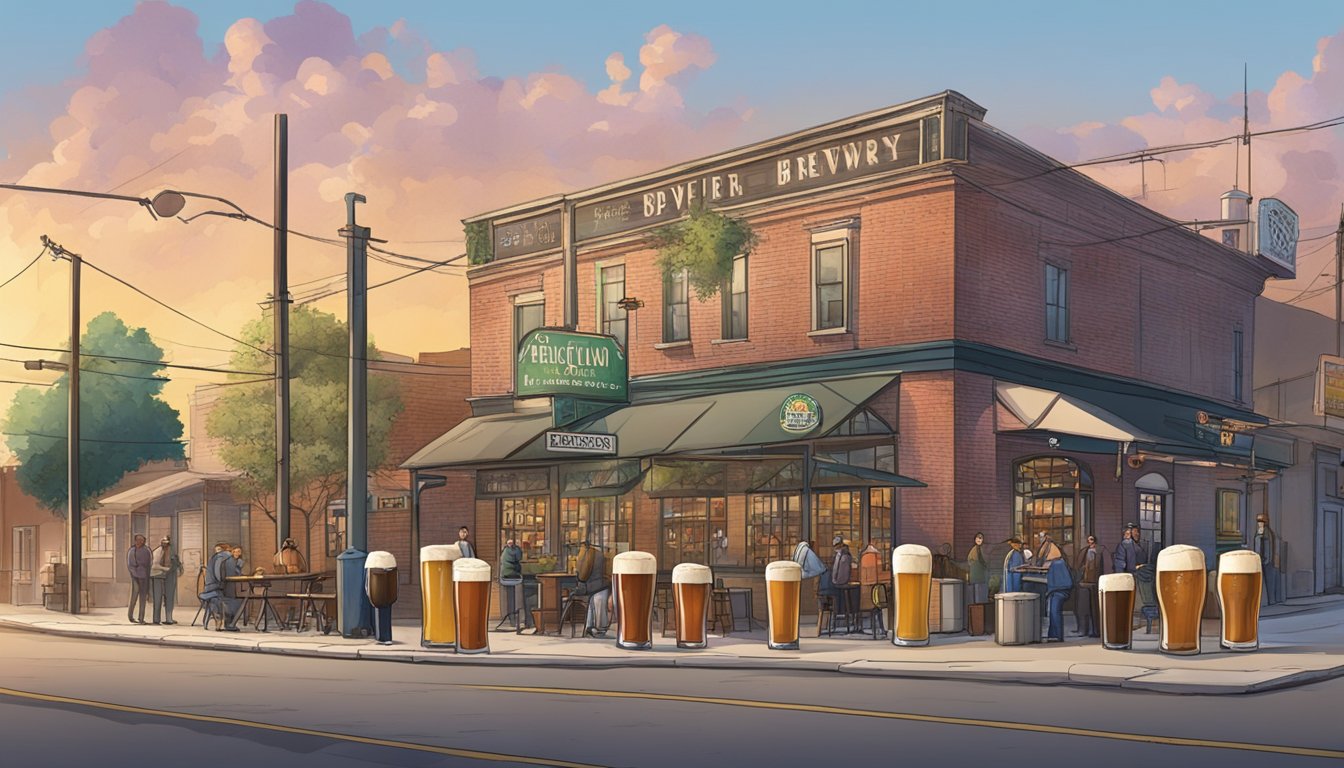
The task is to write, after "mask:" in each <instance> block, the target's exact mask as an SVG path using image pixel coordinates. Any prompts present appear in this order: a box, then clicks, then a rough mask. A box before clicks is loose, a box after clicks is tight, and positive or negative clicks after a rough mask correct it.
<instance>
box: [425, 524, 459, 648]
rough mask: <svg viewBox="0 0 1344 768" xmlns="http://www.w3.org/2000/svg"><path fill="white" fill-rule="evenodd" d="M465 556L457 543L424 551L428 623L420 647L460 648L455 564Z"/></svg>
mask: <svg viewBox="0 0 1344 768" xmlns="http://www.w3.org/2000/svg"><path fill="white" fill-rule="evenodd" d="M461 556H462V548H461V547H459V546H457V545H456V544H435V545H433V546H429V547H421V548H420V602H421V604H422V606H423V608H424V621H423V622H422V623H421V625H420V644H421V645H423V646H424V647H426V648H452V647H453V646H455V645H457V627H455V626H453V624H454V622H455V621H456V620H457V619H456V615H457V612H456V611H455V610H454V609H453V598H454V596H453V561H454V560H456V559H458V558H459V557H461Z"/></svg>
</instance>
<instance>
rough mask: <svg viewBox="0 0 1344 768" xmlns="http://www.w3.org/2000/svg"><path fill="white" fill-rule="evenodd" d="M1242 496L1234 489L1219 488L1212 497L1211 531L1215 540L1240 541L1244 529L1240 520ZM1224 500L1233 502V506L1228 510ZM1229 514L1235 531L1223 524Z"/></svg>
mask: <svg viewBox="0 0 1344 768" xmlns="http://www.w3.org/2000/svg"><path fill="white" fill-rule="evenodd" d="M1244 495H1245V494H1243V493H1242V492H1241V491H1238V490H1236V489H1235V488H1219V489H1218V491H1217V493H1216V494H1215V495H1214V508H1213V514H1214V520H1213V530H1214V535H1215V536H1216V537H1217V538H1219V539H1223V540H1229V539H1237V540H1241V539H1242V535H1243V532H1244V528H1245V526H1243V525H1242V519H1241V516H1242V500H1243V497H1244ZM1225 499H1232V500H1234V504H1235V506H1234V507H1232V508H1230V509H1229V508H1228V507H1227V506H1226V504H1225V501H1224V500H1225ZM1229 512H1230V513H1231V518H1232V520H1233V521H1234V522H1235V524H1236V529H1235V530H1231V529H1228V528H1227V527H1226V526H1225V525H1224V523H1226V522H1228V514H1229Z"/></svg>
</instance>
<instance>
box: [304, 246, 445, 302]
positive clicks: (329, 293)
mask: <svg viewBox="0 0 1344 768" xmlns="http://www.w3.org/2000/svg"><path fill="white" fill-rule="evenodd" d="M465 258H467V255H466V254H465V253H463V254H459V255H457V256H454V257H453V258H451V259H444V260H443V261H436V262H434V263H432V264H428V265H426V266H423V267H420V268H419V269H417V270H415V271H413V272H407V273H406V274H404V275H399V276H397V277H394V278H392V279H391V280H384V281H383V282H381V283H374V284H373V285H370V286H369V287H368V288H366V289H365V290H366V291H371V290H373V289H374V288H381V287H383V286H385V285H391V284H392V283H395V282H397V281H398V280H405V279H406V278H408V277H414V276H415V275H418V274H420V273H421V272H424V271H426V270H429V269H433V268H434V267H441V266H444V265H445V264H451V263H453V262H455V261H461V260H462V259H465ZM345 291H346V289H345V288H340V289H333V290H330V291H327V292H326V293H320V294H318V295H317V296H312V297H309V298H306V299H304V300H303V301H302V302H301V303H303V304H309V303H312V302H314V301H320V300H322V299H325V298H327V297H328V296H335V295H336V294H338V293H344V292H345Z"/></svg>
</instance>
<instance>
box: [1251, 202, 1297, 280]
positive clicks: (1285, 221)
mask: <svg viewBox="0 0 1344 768" xmlns="http://www.w3.org/2000/svg"><path fill="white" fill-rule="evenodd" d="M1259 214H1260V224H1259V229H1258V230H1257V231H1258V234H1259V238H1258V240H1259V242H1258V243H1257V244H1256V245H1257V250H1259V251H1260V255H1261V256H1264V257H1265V258H1267V259H1269V260H1270V261H1272V262H1274V263H1275V264H1278V265H1280V266H1283V267H1285V268H1287V269H1288V270H1289V271H1290V272H1292V273H1293V274H1294V275H1296V274H1297V234H1298V229H1297V213H1295V212H1294V211H1293V209H1292V208H1289V207H1288V206H1286V205H1284V204H1283V203H1281V202H1279V201H1278V200H1275V199H1274V198H1272V197H1267V198H1264V199H1263V200H1261V201H1260V207H1259Z"/></svg>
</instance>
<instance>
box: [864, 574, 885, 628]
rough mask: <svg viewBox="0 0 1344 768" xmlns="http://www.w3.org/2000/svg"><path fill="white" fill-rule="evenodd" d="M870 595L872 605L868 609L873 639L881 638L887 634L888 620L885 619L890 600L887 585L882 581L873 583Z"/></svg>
mask: <svg viewBox="0 0 1344 768" xmlns="http://www.w3.org/2000/svg"><path fill="white" fill-rule="evenodd" d="M869 595H870V598H869V602H870V603H871V604H872V605H871V607H869V608H868V610H867V613H868V624H869V626H870V627H871V628H872V630H873V639H874V640H881V639H882V638H884V637H886V636H887V626H886V621H885V620H884V619H883V617H884V616H885V615H886V613H887V604H888V602H889V599H888V597H887V585H886V584H882V583H878V584H874V585H872V587H871V588H870V589H869ZM879 632H880V634H879Z"/></svg>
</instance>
